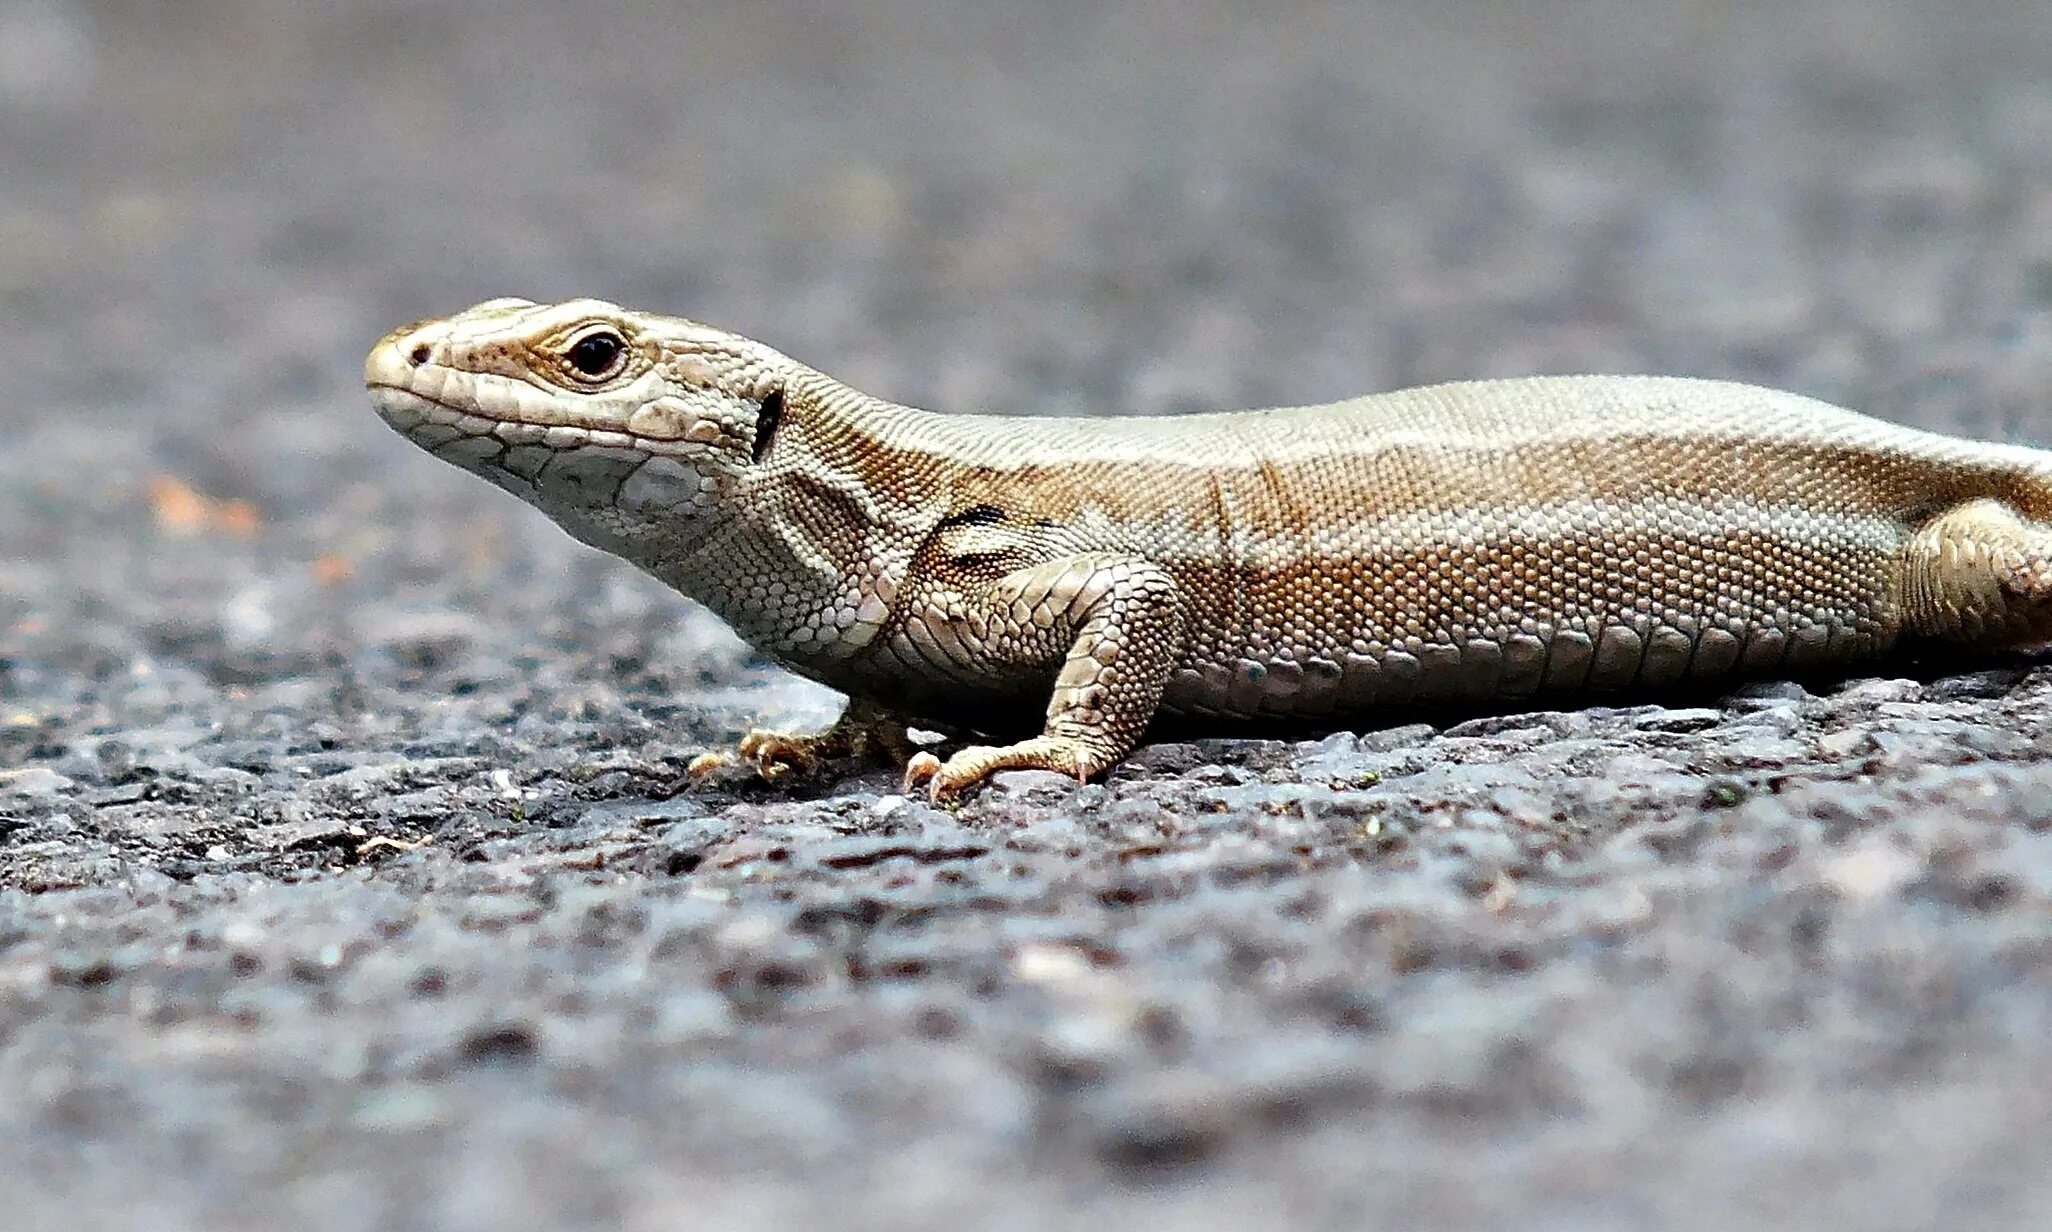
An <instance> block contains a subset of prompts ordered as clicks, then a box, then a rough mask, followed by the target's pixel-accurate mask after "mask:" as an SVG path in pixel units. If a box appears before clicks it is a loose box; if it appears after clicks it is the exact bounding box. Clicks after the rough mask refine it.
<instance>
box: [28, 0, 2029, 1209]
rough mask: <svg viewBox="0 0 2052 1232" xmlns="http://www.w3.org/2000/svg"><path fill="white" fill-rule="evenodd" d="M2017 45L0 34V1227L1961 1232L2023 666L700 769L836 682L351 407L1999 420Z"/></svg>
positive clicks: (855, 11)
mask: <svg viewBox="0 0 2052 1232" xmlns="http://www.w3.org/2000/svg"><path fill="white" fill-rule="evenodd" d="M2048 45H2052V18H2048V17H2047V16H2046V15H2045V12H2044V10H2043V8H2042V6H2037V5H2028V4H2022V3H2017V4H2007V3H2003V4H1997V3H1970V2H1969V3H1956V4H1949V5H1943V6H1940V5H1910V4H1901V5H1896V4H1887V3H1875V2H1869V0H1848V2H1846V3H1822V2H1816V0H1800V2H1795V3H1787V4H1781V5H1774V6H1764V5H1763V6H1750V5H1744V6H1742V5H1723V4H1713V3H1700V4H1650V5H1649V4H1639V3H1627V2H1625V0H1616V2H1615V3H1609V2H1584V0H1575V2H1571V3H1563V4H1557V5H1555V4H1548V5H1523V4H1516V3H1509V2H1505V3H1478V4H1461V5H1445V4H1438V3H1430V2H1427V0H1417V2H1415V3H1399V4H1390V5H1373V6H1371V5H1351V4H1341V3H1334V4H1329V5H1321V4H1314V3H1281V4H1271V5H1263V6H1258V7H1256V6H1243V5H1240V4H1237V3H1230V2H1228V0H1200V2H1198V3H1190V2H1188V0H1176V2H1174V3H1169V2H1166V0H1163V2H1147V0H1135V2H1132V3H1125V4H1118V5H1111V6H1105V5H1095V4H1082V3H1075V4H1068V3H1057V4H1034V5H1012V6H988V5H971V4H966V3H965V4H960V5H950V4H943V3H940V2H939V0H892V2H890V3H874V4H864V5H859V6H857V5H836V4H830V3H823V2H822V3H818V4H803V3H797V2H796V0H763V2H757V3H751V4H745V5H743V4H734V5H704V6H691V7H687V6H672V5H665V4H655V3H649V4H646V5H625V4H618V3H609V2H605V0H599V2H595V3H587V4H579V5H553V4H545V3H540V2H535V3H509V2H507V0H468V2H452V3H442V4H435V5H417V4H411V3H404V4H402V3H396V2H392V3H374V2H370V0H355V2H350V3H333V4H323V5H307V4H292V3H287V2H286V0H276V2H275V3H228V2H225V0H214V2H205V0H195V2H194V3H190V4H180V5H164V4H160V3H154V2H145V0H103V2H101V3H94V4H76V3H70V2H67V0H8V2H6V3H0V338H4V339H5V341H4V344H0V350H4V354H5V356H6V358H5V362H4V363H0V1210H4V1212H5V1215H4V1217H0V1221H4V1223H5V1225H6V1226H7V1227H8V1228H10V1229H28V1230H33V1232H39V1230H41V1229H45V1228H49V1229H56V1228H64V1229H78V1228H92V1229H98V1228H134V1229H143V1228H147V1229H152V1230H155V1229H194V1230H199V1229H206V1230H209V1232H212V1230H218V1229H245V1228H246V1229H273V1228H280V1227H294V1228H314V1229H364V1230H366V1232H369V1230H374V1229H375V1230H384V1229H410V1228H431V1227H437V1228H440V1227H446V1228H457V1229H473V1228H475V1229H494V1230H497V1232H505V1230H519V1229H529V1228H532V1229H542V1228H563V1227H580V1226H591V1227H625V1228H632V1229H642V1228H667V1227H685V1226H689V1227H706V1228H752V1227H764V1228H769V1227H791V1226H805V1225H813V1226H830V1227H834V1228H840V1229H850V1230H861V1229H872V1228H874V1229H886V1228H889V1229H898V1228H907V1227H960V1226H976V1227H1006V1228H1009V1227H1018V1228H1055V1229H1061V1228H1105V1227H1120V1226H1139V1224H1138V1222H1137V1221H1140V1220H1146V1221H1147V1226H1159V1227H1172V1226H1188V1227H1217V1228H1231V1229H1264V1228H1281V1227H1336V1228H1337V1227H1347V1228H1355V1227H1369V1226H1388V1227H1423V1226H1430V1227H1438V1228H1455V1229H1458V1228H1485V1227H1515V1228H1519V1229H1568V1228H1575V1229H1620V1230H1623V1229H1638V1228H1646V1227H1662V1228H1670V1229H1688V1228H1702V1229H1713V1228H1715V1229H1722V1228H1729V1227H1733V1226H1742V1225H1752V1224H1762V1225H1764V1226H1787V1227H1796V1226H1806V1227H1861V1228H1920V1227H1930V1226H1936V1225H1944V1226H1948V1227H1953V1228H1963V1229H1971V1228H1991V1229H1999V1228H2017V1227H2029V1226H2044V1224H2045V1222H2046V1221H2047V1219H2048V1218H2052V1168H2048V1167H2047V1166H2046V1165H2047V1158H2048V1147H2047V1142H2048V1137H2052V668H2043V667H2038V668H2033V667H2031V666H2030V665H2028V664H2003V665H1992V666H1991V665H1985V664H1980V665H1973V666H1971V667H1965V668H1962V667H1960V666H1958V665H1950V666H1948V665H1928V664H1927V665H1911V666H1910V667H1908V668H1906V669H1905V671H1906V672H1907V673H1908V674H1907V675H1906V676H1904V677H1902V678H1897V677H1892V676H1891V677H1888V678H1881V679H1860V680H1854V681H1850V682H1845V683H1842V684H1824V683H1817V682H1813V683H1812V684H1811V686H1810V688H1809V689H1808V690H1806V689H1804V688H1801V687H1797V686H1795V685H1767V686H1762V687H1755V688H1752V689H1749V690H1746V691H1744V692H1742V693H1740V694H1738V695H1736V696H1732V697H1727V698H1714V697H1713V698H1699V699H1689V700H1688V701H1687V702H1685V703H1677V705H1678V706H1681V707H1682V708H1674V707H1669V708H1661V707H1656V706H1629V707H1622V708H1612V709H1592V710H1580V711H1574V712H1568V713H1540V714H1521V715H1507V716H1500V717H1493V718H1486V719H1481V720H1476V721H1471V722H1467V723H1463V724H1460V725H1456V726H1451V727H1443V728H1430V727H1425V726H1415V725H1414V726H1404V727H1396V728H1392V729H1385V730H1375V731H1364V732H1360V733H1357V734H1341V735H1336V736H1332V737H1330V738H1327V739H1323V740H1315V741H1309V742H1283V741H1266V742H1263V741H1200V742H1197V743H1192V744H1170V745H1155V746H1152V747H1150V748H1148V749H1146V750H1145V751H1144V752H1143V753H1142V754H1141V755H1140V756H1138V757H1136V758H1135V759H1134V760H1133V761H1131V762H1130V763H1128V764H1127V765H1125V766H1124V767H1123V768H1121V769H1120V770H1119V771H1118V772H1117V773H1116V774H1115V775H1113V777H1112V779H1111V781H1110V782H1109V783H1107V784H1104V785H1101V786H1092V787H1088V788H1083V789H1081V790H1078V789H1077V788H1075V787H1074V786H1073V785H1071V784H1068V783H1065V782H1064V781H1062V780H1060V779H1058V778H1055V777H1053V776H1050V775H1041V774H1012V775H1006V776H1003V777H1001V778H1000V780H999V781H998V782H997V784H996V785H995V786H994V787H993V788H992V789H991V790H989V791H987V792H985V793H983V794H982V795H981V796H979V797H977V798H976V799H975V800H974V801H973V802H972V803H970V804H969V805H967V806H966V807H964V808H962V809H961V810H960V811H959V812H958V813H955V814H953V815H950V814H945V813H940V812H936V811H934V810H932V809H930V808H928V807H927V806H926V805H924V804H923V803H921V802H917V801H913V800H908V799H905V798H903V797H900V796H898V795H896V794H894V793H893V791H892V790H891V786H890V783H889V781H888V780H887V779H886V778H885V777H883V776H881V775H878V776H875V777H870V778H861V779H854V780H850V781H845V782H838V783H830V784H826V785H823V786H821V787H819V788H818V789H816V790H814V791H810V792H800V793H783V792H771V791H768V790H759V791H747V792H742V793H739V794H717V793H714V794H701V793H694V792H692V791H688V790H684V789H683V788H682V787H681V786H680V783H679V778H680V772H681V769H682V767H683V765H684V764H685V763H686V762H687V761H688V760H689V759H690V757H691V756H693V755H694V754H695V753H697V752H700V751H702V750H703V749H704V748H705V747H707V745H708V744H710V743H712V742H715V741H718V740H722V739H726V738H731V737H732V736H733V735H734V734H735V733H737V732H738V731H739V730H740V729H742V728H743V727H745V726H746V725H748V724H749V723H750V722H751V721H754V720H756V719H758V718H768V719H771V720H792V721H803V720H806V719H820V718H824V717H826V716H827V715H828V714H830V713H831V707H832V702H831V699H830V698H827V697H826V696H824V695H822V694H819V693H818V692H816V691H813V690H811V689H809V688H807V687H804V686H801V685H798V684H796V683H794V682H792V681H791V680H789V679H788V678H786V677H783V676H780V675H778V674H776V673H774V672H773V671H771V670H769V669H767V668H765V667H763V666H761V665H759V664H757V663H755V662H753V661H751V659H750V657H749V656H748V654H747V652H746V651H745V649H744V648H742V647H741V646H740V645H739V644H738V643H736V642H735V641H734V640H733V639H732V638H731V636H730V635H728V634H727V633H726V632H725V631H724V630H723V629H722V628H721V627H720V626H719V625H718V624H717V622H715V621H713V620H712V619H711V618H710V617H709V616H707V615H705V614H704V613H702V612H698V611H695V610H692V609H690V608H689V607H688V606H687V605H684V604H682V603H680V602H678V601H676V600H675V599H674V598H673V597H672V596H670V595H669V594H667V593H665V592H664V591H662V590H661V589H660V588H659V587H657V586H656V585H655V584H653V583H651V582H649V581H647V580H646V579H643V578H641V577H638V576H636V575H634V574H632V573H631V572H630V571H628V570H627V569H626V568H625V567H623V566H621V565H619V564H617V563H615V562H611V561H609V560H606V559H603V558H600V557H598V556H597V555H596V554H594V553H591V552H589V551H586V550H583V549H580V548H578V547H577V546H575V545H574V544H572V543H570V542H569V541H568V540H567V539H565V538H564V537H563V536H562V535H561V534H559V533H558V532H557V531H555V530H554V529H552V528H551V527H550V526H548V525H547V524H546V523H545V522H544V521H543V520H542V519H541V517H540V516H539V515H537V514H534V513H532V512H531V511H529V510H527V509H526V508H524V507H522V506H520V505H519V504H518V503H517V502H515V501H514V500H513V499H512V498H510V497H506V496H503V495H500V494H498V493H494V492H492V491H490V490H489V489H487V488H485V487H484V486H483V485H481V484H477V483H474V482H467V481H465V480H463V479H462V478H461V477H460V476H457V475H454V474H452V473H450V472H449V471H448V470H447V469H446V468H445V467H443V466H441V465H440V464H439V463H437V462H435V461H434V460H432V459H430V458H427V457H425V456H422V455H419V454H418V452H417V451H415V450H413V449H412V448H411V447H410V446H408V445H407V444H406V443H405V442H403V441H401V440H399V439H398V438H397V437H394V436H392V435H391V434H390V433H388V432H387V431H386V430H385V429H384V428H383V427H382V426H380V425H379V424H378V423H377V421H376V420H375V418H374V417H373V416H372V415H371V413H370V411H369V409H368V407H367V405H366V403H365V400H364V398H363V396H362V393H361V391H360V389H359V388H358V387H357V372H358V366H359V364H360V362H361V356H362V352H363V350H364V348H365V347H366V346H367V344H368V343H369V342H370V341H371V339H373V338H374V337H376V336H377V335H378V334H379V333H381V332H383V331H384V330H385V329H387V328H389V327H391V326H392V325H394V324H397V323H398V322H400V321H403V320H407V319H411V318H414V317H418V316H424V315H429V314H433V313H440V312H445V311H448V310H451V309H454V308H456V307H460V306H462V305H463V304H466V303H470V302H473V301H475V300H478V299H483V298H486V297H488V296H492V295H502V294H517V295H523V296H528V297H532V298H538V299H541V298H555V297H565V296H569V295H574V294H581V293H593V294H602V295H606V296H608V297H610V298H615V299H618V300H622V301H625V302H630V303H635V304H640V305H644V306H647V307H650V308H657V309H668V310H675V311H683V312H688V313H691V314H693V315H697V316H701V317H703V318H704V319H707V320H711V321H716V322H719V323H721V324H723V325H727V326H730V327H732V328H735V329H739V330H742V331H745V332H747V333H749V334H752V335H755V336H759V337H761V338H763V339H764V340H766V341H768V342H770V343H771V344H772V345H775V346H778V347H780V348H782V349H784V350H786V351H788V352H790V353H791V354H793V355H795V356H798V357H800V358H802V359H805V360H807V361H809V362H814V363H817V364H819V365H820V366H822V367H825V368H828V369H829V370H831V371H834V372H835V373H837V374H842V375H844V376H845V377H846V378H847V379H849V380H851V381H854V382H856V383H858V384H860V385H863V386H864V387H866V388H869V389H872V390H874V391H876V392H878V393H880V394H885V395H888V396H892V397H895V398H898V399H901V400H905V401H910V402H915V403H925V404H929V405H937V406H942V407H948V408H965V409H967V408H1003V409H1008V410H1025V411H1058V410H1059V411H1075V410H1084V411H1087V410H1091V409H1104V408H1112V407H1118V408H1128V409H1140V410H1152V411H1171V410H1179V409H1193V408H1200V407H1222V406H1243V405H1256V404H1261V403H1271V402H1282V401H1291V402H1302V401H1313V400H1318V399H1326V398H1334V397H1339V396H1344V395H1348V394H1353V393H1358V392H1362V391H1365V390H1370V389H1376V388H1387V387H1394V386H1398V385H1403V384H1409V383H1416V382H1421V381H1428V380H1435V379H1446V378H1455V377H1469V376H1486V375H1507V374H1522V373H1528V372H1539V371H1554V372H1561V371H1590V370H1594V371H1615V370H1661V371H1671V372H1684V373H1690V374H1695V375H1704V376H1724V377H1734V378H1739V379H1745V380H1752V381H1758V382H1762V383H1766V384H1771V385H1777V386H1782V387H1786V388H1792V389H1796V390H1799V391H1801V392H1805V393H1810V394H1814V395H1817V396H1821V397H1824V398H1827V399H1829V400H1831V401H1834V402H1839V403H1842V404H1845V405H1849V406H1854V407H1858V408H1861V409H1864V410H1869V411H1873V412H1876V413H1879V414H1883V415H1887V416H1890V417H1893V418H1896V419H1900V420H1903V421H1906V422H1911V423H1917V424H1925V425H1931V426H1938V427H1945V428H1951V429H1958V430H1965V431H1970V432H1974V433H1977V434H1982V435H1988V436H1996V437H2011V438H2023V439H2036V440H2038V441H2040V442H2044V441H2047V440H2052V410H2048V408H2052V77H2048V76H2047V75H2046V74H2045V72H2044V71H2043V69H2044V64H2045V58H2046V55H2047V47H2048Z"/></svg>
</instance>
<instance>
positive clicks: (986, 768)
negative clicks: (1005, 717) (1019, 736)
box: [904, 736, 1118, 804]
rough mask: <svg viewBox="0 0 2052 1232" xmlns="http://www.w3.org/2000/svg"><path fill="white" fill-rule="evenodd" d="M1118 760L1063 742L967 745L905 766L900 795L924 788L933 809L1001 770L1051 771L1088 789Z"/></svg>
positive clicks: (1044, 739) (1038, 740) (1060, 739)
mask: <svg viewBox="0 0 2052 1232" xmlns="http://www.w3.org/2000/svg"><path fill="white" fill-rule="evenodd" d="M1116 760H1118V759H1117V758H1116V757H1112V756H1108V755H1106V754H1104V753H1102V752H1100V751H1098V750H1095V749H1093V748H1091V747H1090V746H1089V745H1087V744H1085V743H1083V742H1082V741H1080V740H1074V739H1070V738H1067V737H1063V736H1035V737H1034V738H1033V739H1031V740H1022V741H1020V742H1019V743H1017V744H1008V745H1005V746H1003V747H1001V748H992V747H990V746H988V745H980V744H979V745H971V746H969V747H968V748H966V749H962V750H960V751H958V752H957V753H955V755H954V756H952V757H950V758H948V759H947V760H946V761H942V760H941V759H940V758H938V757H935V756H934V755H933V754H931V753H920V754H918V755H917V756H915V757H913V758H912V760H911V761H909V762H907V763H906V764H905V785H904V790H906V791H908V792H909V791H912V790H914V789H915V788H917V787H919V786H920V785H921V784H924V785H925V786H926V789H927V794H928V796H929V797H930V798H931V799H932V800H933V801H934V803H936V804H941V803H946V802H948V801H951V800H954V799H957V798H958V797H960V796H961V794H962V793H963V792H965V791H967V790H968V789H969V788H971V787H974V786H975V785H976V784H978V783H981V782H982V781H983V780H985V779H987V778H989V777H990V776H991V775H993V774H996V773H997V772H998V771H1000V770H1053V771H1056V772H1058V773H1061V774H1067V775H1070V776H1073V777H1074V778H1075V780H1076V781H1077V782H1078V783H1087V782H1089V781H1090V779H1091V777H1092V776H1093V775H1097V774H1101V773H1103V772H1104V771H1105V770H1106V769H1108V768H1109V767H1110V766H1111V764H1112V763H1113V762H1114V761H1116Z"/></svg>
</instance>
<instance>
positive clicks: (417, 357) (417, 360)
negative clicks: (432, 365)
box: [406, 342, 429, 368]
mask: <svg viewBox="0 0 2052 1232" xmlns="http://www.w3.org/2000/svg"><path fill="white" fill-rule="evenodd" d="M428 354H429V352H428V344H427V343H425V342H423V343H421V344H420V345H419V346H417V347H415V348H413V351H412V353H411V354H409V355H408V356H407V357H406V358H408V359H410V360H412V361H413V366H414V367H416V368H418V367H420V366H421V365H422V364H424V363H426V362H427V361H428Z"/></svg>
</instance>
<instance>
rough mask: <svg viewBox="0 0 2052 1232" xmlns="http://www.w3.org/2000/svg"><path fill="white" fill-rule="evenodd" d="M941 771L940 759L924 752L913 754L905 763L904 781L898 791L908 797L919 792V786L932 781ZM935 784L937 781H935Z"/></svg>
mask: <svg viewBox="0 0 2052 1232" xmlns="http://www.w3.org/2000/svg"><path fill="white" fill-rule="evenodd" d="M940 771H941V759H940V758H938V757H935V756H934V755H933V754H931V753H928V752H926V751H924V750H921V751H920V752H917V753H914V754H913V755H912V757H911V759H910V760H908V761H907V762H906V763H905V781H904V782H903V783H902V784H900V785H899V788H898V790H900V791H902V792H904V793H906V794H907V795H910V794H911V793H912V792H915V791H917V790H919V787H920V785H921V784H924V783H926V782H928V781H929V780H934V776H935V775H938V774H939V773H940ZM935 781H936V782H937V780H935Z"/></svg>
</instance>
